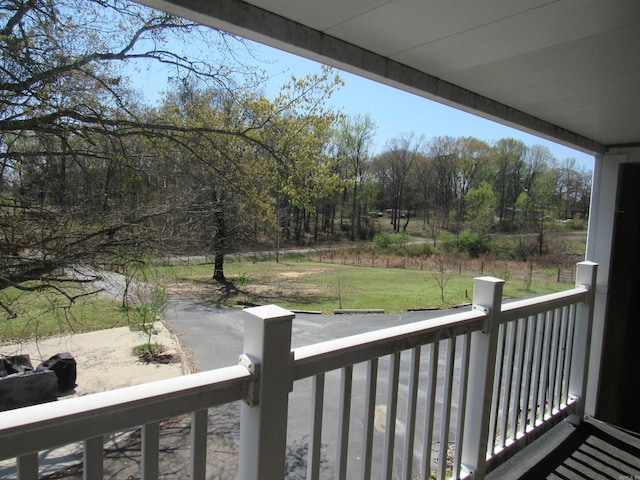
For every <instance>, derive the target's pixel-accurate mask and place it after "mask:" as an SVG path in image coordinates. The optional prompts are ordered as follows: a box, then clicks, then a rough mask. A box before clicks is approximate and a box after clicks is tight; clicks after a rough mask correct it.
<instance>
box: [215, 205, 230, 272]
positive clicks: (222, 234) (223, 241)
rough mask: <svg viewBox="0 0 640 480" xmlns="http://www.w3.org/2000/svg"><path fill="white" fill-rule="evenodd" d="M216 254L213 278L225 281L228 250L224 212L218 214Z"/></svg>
mask: <svg viewBox="0 0 640 480" xmlns="http://www.w3.org/2000/svg"><path fill="white" fill-rule="evenodd" d="M213 246H214V252H215V256H214V259H213V279H214V280H216V281H218V282H220V283H225V282H226V281H227V279H226V278H225V276H224V254H225V253H226V251H227V224H226V222H225V218H224V212H219V213H217V214H216V233H215V237H214V239H213Z"/></svg>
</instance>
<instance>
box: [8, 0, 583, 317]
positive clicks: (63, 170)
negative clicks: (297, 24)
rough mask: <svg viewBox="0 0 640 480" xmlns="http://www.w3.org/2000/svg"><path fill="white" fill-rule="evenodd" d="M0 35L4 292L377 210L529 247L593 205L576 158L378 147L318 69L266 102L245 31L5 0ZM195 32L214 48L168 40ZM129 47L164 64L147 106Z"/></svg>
mask: <svg viewBox="0 0 640 480" xmlns="http://www.w3.org/2000/svg"><path fill="white" fill-rule="evenodd" d="M0 32H1V35H0V47H1V48H2V52H3V55H2V58H1V59H0V109H1V111H2V115H0V159H1V162H0V224H1V225H2V238H1V240H0V290H2V289H4V288H7V287H15V288H22V289H42V288H54V289H60V288H61V287H60V285H61V284H62V283H61V282H64V281H66V280H67V279H66V277H65V276H64V275H63V273H64V272H63V270H62V269H63V268H64V267H68V266H70V265H79V264H92V265H96V266H101V267H108V266H109V265H112V264H114V263H119V264H122V263H123V262H127V261H132V262H135V261H140V260H141V259H143V258H145V257H149V256H155V255H166V254H167V253H171V254H178V255H179V254H185V255H186V254H203V255H204V254H206V255H212V256H213V257H214V258H215V266H214V271H213V277H214V278H215V279H217V280H219V281H225V277H224V263H223V262H224V255H225V254H227V253H231V252H235V251H239V250H242V249H244V248H247V247H251V248H257V247H260V246H262V247H265V248H272V247H273V245H274V244H275V242H276V241H277V240H280V241H283V242H289V243H291V244H296V245H301V244H306V243H309V242H322V241H329V240H336V239H350V240H358V239H361V240H364V239H372V238H373V236H374V235H375V233H376V229H377V228H378V227H377V225H379V222H377V221H376V218H377V217H378V215H384V216H386V215H387V212H390V214H389V215H390V217H389V221H390V223H391V224H392V229H393V230H394V231H397V232H400V231H404V230H406V228H407V226H408V224H409V222H420V225H421V228H422V229H423V230H424V231H425V232H427V233H428V235H429V236H430V237H431V238H433V240H434V242H435V241H437V238H438V235H439V233H440V232H441V231H445V230H448V231H452V232H456V233H458V234H461V233H462V232H468V234H467V236H468V235H471V236H475V237H474V238H475V242H476V244H478V243H479V244H481V243H482V241H483V239H484V238H486V236H487V235H488V234H489V233H490V232H491V231H494V230H496V229H502V230H508V231H513V232H536V233H537V234H539V237H540V239H541V240H540V244H541V250H542V245H543V235H544V229H545V228H547V227H546V223H545V222H548V221H549V219H565V218H575V217H578V218H586V216H587V215H588V206H589V191H590V175H589V172H588V171H586V170H585V169H582V168H579V167H578V166H577V165H576V163H575V161H574V160H571V159H568V160H563V161H559V160H558V159H555V158H554V157H553V156H552V155H551V153H550V152H549V150H548V149H546V148H544V147H541V146H533V147H529V146H526V145H525V144H523V143H522V142H520V141H517V140H514V139H503V140H500V141H498V142H496V143H495V144H493V145H489V144H487V143H485V142H483V141H481V140H478V139H475V138H471V137H465V138H451V137H436V138H433V139H431V140H430V141H425V140H424V139H423V138H418V137H416V136H415V135H414V134H407V135H404V136H401V137H399V138H394V139H391V140H389V141H388V143H387V145H386V146H385V148H384V149H383V151H382V152H380V153H377V154H374V152H372V145H373V140H374V138H375V133H376V126H375V122H374V121H373V120H372V119H371V118H370V117H368V116H353V117H349V116H345V115H343V114H342V113H341V112H339V111H336V110H334V109H331V108H328V107H327V106H326V103H325V102H326V100H327V99H328V98H329V97H330V95H331V94H332V93H333V92H334V91H335V90H336V89H337V88H339V87H340V85H341V80H340V78H339V77H338V76H337V75H335V73H333V72H332V71H331V70H330V69H328V68H326V69H324V70H323V71H322V72H321V73H320V74H317V75H308V76H306V77H304V78H292V79H291V81H290V82H288V83H286V84H284V85H283V86H282V88H281V91H280V93H279V94H278V95H277V96H275V97H274V98H268V97H267V96H266V95H265V94H264V93H263V92H262V91H261V90H260V88H259V87H258V85H260V83H261V81H262V77H261V73H260V71H259V69H256V68H255V67H253V66H252V65H253V64H252V63H251V62H250V61H248V60H247V56H246V55H244V54H243V52H244V53H245V54H246V52H248V51H249V47H248V46H247V45H246V44H245V43H244V42H243V41H242V40H241V39H237V38H235V37H232V36H229V35H227V34H225V33H223V32H217V31H214V30H211V29H205V28H203V27H199V26H197V25H193V24H190V23H189V22H185V21H183V20H180V19H176V18H174V17H171V16H168V15H166V14H163V13H160V12H155V11H152V10H149V9H146V8H143V7H140V6H137V5H135V4H133V3H130V2H128V1H124V0H106V1H105V0H83V1H81V2H71V1H66V0H60V1H57V2H49V1H46V0H30V1H25V0H7V1H5V2H3V3H2V6H0ZM198 38H200V39H201V41H202V42H203V43H202V44H203V45H207V49H206V51H208V52H212V53H213V57H212V58H211V57H210V58H193V57H191V56H188V55H186V54H184V53H183V52H172V51H171V50H170V49H168V47H167V44H168V43H167V42H168V39H171V40H172V42H173V43H172V45H180V42H179V41H180V39H183V40H185V41H186V42H187V43H192V44H193V43H194V41H195V40H194V39H198ZM183 44H184V42H183ZM202 51H204V49H203V50H202ZM249 55H250V52H249ZM249 58H250V57H249ZM141 61H142V62H147V63H142V64H141V65H147V64H148V63H154V62H155V63H161V64H164V65H170V66H171V68H172V69H173V70H174V71H175V76H174V77H173V80H172V83H171V87H170V88H169V89H168V91H167V92H165V93H164V95H163V96H162V98H161V100H160V101H159V102H158V103H156V104H154V105H148V104H145V103H142V102H140V101H139V99H138V98H139V97H138V96H137V95H136V92H135V91H133V90H132V89H131V87H130V82H129V81H128V78H127V76H126V75H127V73H126V72H129V71H131V63H132V62H141ZM135 65H140V63H135ZM125 67H127V68H128V70H125ZM141 68H142V67H141ZM416 129H421V130H428V125H416ZM474 238H471V240H474ZM0 304H1V301H0ZM4 307H5V309H7V307H6V306H4Z"/></svg>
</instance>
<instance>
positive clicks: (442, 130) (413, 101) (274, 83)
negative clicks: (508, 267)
mask: <svg viewBox="0 0 640 480" xmlns="http://www.w3.org/2000/svg"><path fill="white" fill-rule="evenodd" d="M254 49H255V50H254V54H255V56H256V58H258V59H259V60H264V61H259V62H258V61H257V63H258V66H259V68H261V69H264V70H266V71H267V72H268V74H269V75H270V77H271V80H270V82H269V84H268V85H266V88H265V91H266V92H267V94H268V95H269V94H273V95H275V94H276V93H277V91H278V90H279V87H280V86H281V85H283V84H285V83H287V82H288V81H289V79H290V78H291V75H295V76H296V77H303V76H304V75H306V74H307V73H318V72H319V71H320V69H321V66H320V64H318V63H316V62H313V61H311V60H307V59H305V58H302V57H299V56H297V55H293V54H290V53H287V52H283V51H281V50H277V49H274V48H271V47H267V46H264V45H259V44H254ZM339 73H340V76H341V77H342V79H343V80H344V82H345V85H344V86H343V87H341V88H340V89H339V90H338V91H337V92H336V93H335V94H334V95H333V96H332V97H331V99H330V102H329V103H330V104H331V105H333V106H335V107H337V108H340V109H341V110H342V111H343V112H345V113H346V114H349V115H367V114H368V115H369V116H370V117H371V118H372V119H373V120H374V122H375V123H376V125H377V130H376V139H375V143H374V149H373V150H374V152H373V153H377V152H380V151H382V149H383V148H384V146H385V143H386V142H387V141H388V140H390V139H392V138H395V137H399V136H401V135H403V134H406V133H410V132H414V133H415V134H416V135H424V137H425V139H426V140H427V141H428V140H430V139H431V138H433V137H437V136H445V135H449V136H452V137H463V136H470V137H476V138H478V139H480V140H484V141H486V142H487V143H489V144H491V143H493V142H495V141H497V140H500V139H501V138H507V137H511V138H516V139H519V140H522V141H523V142H524V143H525V144H527V145H544V146H546V147H548V148H549V149H550V150H551V152H552V154H553V155H554V156H555V157H556V158H557V159H558V160H561V161H562V160H565V159H567V158H574V159H576V161H577V163H578V165H580V166H583V167H585V168H587V169H592V168H593V156H591V155H588V154H585V153H582V152H580V151H578V150H574V149H571V148H568V147H565V146H563V145H560V144H557V143H554V142H550V141H548V140H545V139H543V138H540V137H536V136H534V135H530V134H528V133H525V132H522V131H520V130H517V129H514V128H511V127H507V126H504V125H501V124H499V123H496V122H492V121H490V120H486V119H483V118H481V117H478V116H476V115H472V114H470V113H466V112H463V111H460V110H457V109H454V108H452V107H448V106H445V105H442V104H439V103H437V102H434V101H431V100H427V99H425V98H422V97H419V96H416V95H413V94H410V93H407V92H403V91H401V90H398V89H395V88H393V87H389V86H386V85H382V84H379V83H377V82H373V81H371V80H368V79H365V78H362V77H359V76H357V75H353V74H350V73H347V72H343V71H339ZM137 80H138V82H143V84H144V90H145V91H146V92H147V98H148V99H150V100H154V99H155V98H154V97H156V98H157V93H158V92H160V91H162V90H163V89H165V88H166V76H165V75H162V73H161V72H158V71H153V69H152V70H150V71H149V72H148V73H147V74H146V75H145V74H142V78H140V77H138V79H137Z"/></svg>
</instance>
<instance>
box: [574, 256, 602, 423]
mask: <svg viewBox="0 0 640 480" xmlns="http://www.w3.org/2000/svg"><path fill="white" fill-rule="evenodd" d="M597 274H598V264H597V263H594V262H579V263H578V265H577V271H576V287H586V288H588V289H589V295H588V296H587V301H586V302H583V303H578V305H577V307H576V320H575V326H574V333H573V352H572V354H571V372H570V373H569V395H570V396H572V397H575V398H577V399H578V402H577V408H576V413H575V415H572V416H571V417H569V418H568V421H569V422H570V423H572V424H574V425H579V424H580V423H582V421H583V420H584V415H585V405H586V401H585V400H586V398H585V397H586V395H587V377H588V374H589V353H590V349H591V331H592V329H593V305H594V302H595V297H596V276H597Z"/></svg>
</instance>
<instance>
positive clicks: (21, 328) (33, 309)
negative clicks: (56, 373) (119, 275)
mask: <svg viewBox="0 0 640 480" xmlns="http://www.w3.org/2000/svg"><path fill="white" fill-rule="evenodd" d="M76 293H79V292H76ZM0 296H1V300H2V302H3V304H5V305H7V306H8V307H9V308H10V309H11V310H13V311H14V312H15V316H13V315H9V314H8V313H7V312H5V311H1V312H0V343H8V342H15V341H18V340H28V339H33V338H45V337H52V336H56V335H66V334H69V333H82V332H91V331H94V330H103V329H108V328H115V327H123V326H127V325H131V324H132V323H136V322H135V318H136V317H135V312H133V311H128V312H127V311H126V310H124V309H123V308H122V307H121V305H120V302H119V301H115V300H111V299H109V298H106V297H103V296H101V295H91V296H86V297H80V298H78V299H77V300H76V301H75V302H74V303H73V304H72V305H70V304H69V300H68V299H67V298H66V297H64V296H62V295H61V294H59V293H56V292H53V291H47V292H23V291H19V290H16V289H14V288H7V289H4V290H3V291H1V292H0Z"/></svg>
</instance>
